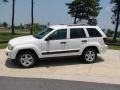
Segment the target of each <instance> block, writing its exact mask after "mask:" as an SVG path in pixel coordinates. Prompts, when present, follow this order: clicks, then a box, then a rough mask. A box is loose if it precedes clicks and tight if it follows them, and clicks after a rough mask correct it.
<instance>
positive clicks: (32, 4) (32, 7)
mask: <svg viewBox="0 0 120 90" xmlns="http://www.w3.org/2000/svg"><path fill="white" fill-rule="evenodd" d="M33 26H34V1H33V0H31V32H30V34H31V35H32V34H33Z"/></svg>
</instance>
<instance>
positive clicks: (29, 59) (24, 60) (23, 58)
mask: <svg viewBox="0 0 120 90" xmlns="http://www.w3.org/2000/svg"><path fill="white" fill-rule="evenodd" d="M35 60H36V56H35V54H34V53H32V52H29V51H27V52H22V53H20V54H19V55H18V57H17V61H18V63H19V64H20V65H21V66H22V67H25V68H29V67H32V66H33V65H34V64H35Z"/></svg>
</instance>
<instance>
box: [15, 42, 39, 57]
mask: <svg viewBox="0 0 120 90" xmlns="http://www.w3.org/2000/svg"><path fill="white" fill-rule="evenodd" d="M23 49H32V50H34V51H35V53H36V54H37V56H38V57H41V49H40V48H38V47H37V45H35V44H24V45H17V46H15V48H14V52H15V53H16V55H17V53H18V52H19V51H20V50H23Z"/></svg>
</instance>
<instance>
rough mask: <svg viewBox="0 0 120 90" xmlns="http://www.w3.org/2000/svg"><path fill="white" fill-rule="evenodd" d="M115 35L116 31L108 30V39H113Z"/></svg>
mask: <svg viewBox="0 0 120 90" xmlns="http://www.w3.org/2000/svg"><path fill="white" fill-rule="evenodd" d="M113 34H114V31H112V30H111V29H108V30H107V33H106V35H107V37H112V36H113Z"/></svg>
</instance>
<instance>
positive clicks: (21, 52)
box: [6, 25, 107, 68]
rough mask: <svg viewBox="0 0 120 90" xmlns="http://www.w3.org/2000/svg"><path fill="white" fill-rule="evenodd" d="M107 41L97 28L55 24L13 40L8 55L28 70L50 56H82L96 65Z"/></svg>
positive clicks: (9, 45) (7, 50)
mask: <svg viewBox="0 0 120 90" xmlns="http://www.w3.org/2000/svg"><path fill="white" fill-rule="evenodd" d="M105 40H106V35H105V34H104V32H103V31H102V30H101V29H100V28H99V27H98V26H80V25H54V26H49V27H48V28H46V29H45V30H43V31H41V32H39V33H38V34H37V35H34V36H32V35H30V36H23V37H18V38H15V39H12V40H10V41H9V43H8V47H7V48H6V54H7V56H8V58H10V59H14V60H16V61H17V62H18V63H19V64H20V65H21V66H23V67H26V68H27V67H31V66H33V65H34V64H35V62H36V61H38V60H40V59H41V58H50V57H64V56H82V60H84V61H85V62H86V63H93V62H94V61H95V60H96V58H97V54H100V53H102V52H105V51H106V49H107V45H106V44H105Z"/></svg>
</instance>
